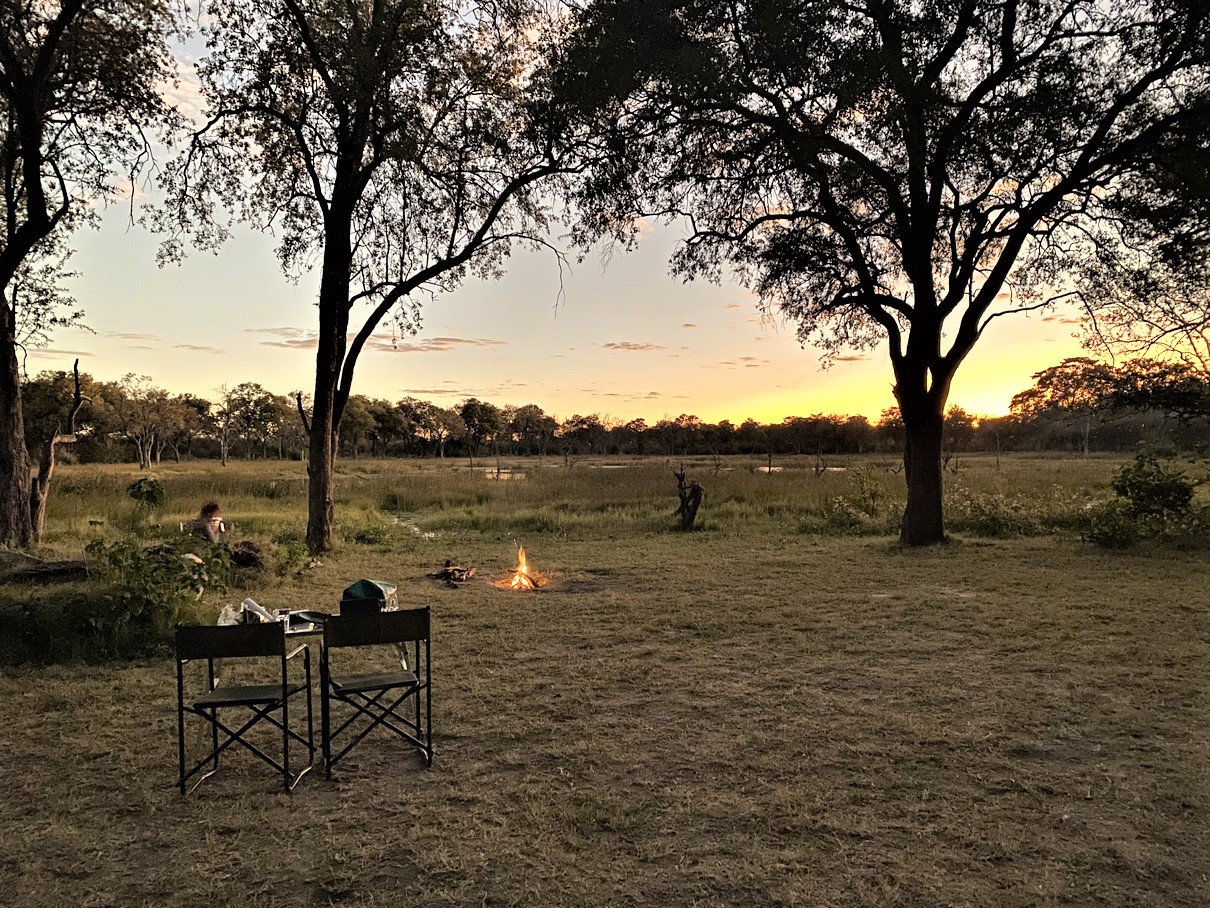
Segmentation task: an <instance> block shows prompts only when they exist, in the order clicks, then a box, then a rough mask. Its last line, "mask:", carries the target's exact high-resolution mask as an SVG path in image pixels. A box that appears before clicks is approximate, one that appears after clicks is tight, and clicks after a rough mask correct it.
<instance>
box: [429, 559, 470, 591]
mask: <svg viewBox="0 0 1210 908" xmlns="http://www.w3.org/2000/svg"><path fill="white" fill-rule="evenodd" d="M428 576H429V577H430V578H431V579H433V580H443V581H445V585H446V586H448V587H456V586H457V585H458V584H459V583H466V581H468V580H470V579H471V578H472V577H474V576H475V569H474V568H473V567H462V566H460V565H456V564H454V563H453V562H452V561H448V560H447V561H446V562H445V567H443V568H442V569H441V570H439V571H434V572H433V573H431V574H429V575H428Z"/></svg>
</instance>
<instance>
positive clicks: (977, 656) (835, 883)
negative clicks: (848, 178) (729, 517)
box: [0, 499, 1210, 908]
mask: <svg viewBox="0 0 1210 908" xmlns="http://www.w3.org/2000/svg"><path fill="white" fill-rule="evenodd" d="M709 503H710V500H709V499H708V503H707V510H705V511H703V517H704V518H706V519H707V520H708V519H709V516H710V512H709V510H708V508H709ZM669 510H670V509H669ZM229 513H230V511H229ZM521 541H523V542H524V543H525V544H526V547H527V550H528V551H529V553H530V556H531V559H532V561H533V563H534V565H535V566H536V567H537V568H538V569H540V570H544V571H546V572H549V573H551V574H553V575H554V582H553V583H552V584H551V585H550V586H549V587H548V588H546V589H543V590H541V591H538V592H536V593H529V594H527V593H517V592H509V591H501V590H497V589H493V588H492V587H491V586H490V585H489V584H488V582H487V580H488V579H489V577H491V576H499V575H502V574H504V573H506V571H507V569H508V568H509V567H510V562H511V556H512V541H511V539H510V538H509V537H508V535H507V534H506V533H499V532H491V531H485V532H473V531H464V532H459V533H457V534H453V533H446V534H444V535H441V536H438V537H435V538H424V537H423V536H421V535H419V534H417V533H414V532H412V531H411V530H410V529H409V528H408V527H406V526H404V527H396V528H394V529H393V530H392V533H391V535H389V536H388V537H387V538H384V539H380V540H379V541H378V543H377V544H375V545H363V546H346V547H345V548H342V549H341V550H340V551H339V552H338V553H336V554H335V555H334V556H333V557H331V558H328V559H325V560H324V564H323V565H322V566H320V567H317V568H314V569H312V570H309V571H307V572H305V573H304V574H303V575H302V576H301V577H299V578H289V579H286V580H283V581H280V582H274V583H270V584H269V585H267V586H266V588H265V589H264V590H258V591H254V593H253V594H254V595H256V596H257V597H258V598H259V599H260V601H262V602H263V603H264V604H266V605H268V606H270V607H276V606H280V605H288V604H289V605H300V606H301V605H308V606H321V607H322V606H325V605H326V606H328V607H332V606H333V605H334V603H335V600H336V598H337V597H338V596H339V591H340V589H341V588H342V587H343V586H345V585H347V584H348V583H350V582H352V581H353V580H355V579H357V578H358V577H363V576H364V577H379V578H383V579H389V580H393V581H395V582H397V583H399V585H400V592H401V600H402V602H403V603H404V604H409V605H410V604H425V603H428V604H431V605H432V606H433V610H434V641H433V669H434V688H435V696H434V729H435V745H436V754H437V755H436V760H435V763H434V767H433V769H432V770H431V771H428V770H425V769H424V768H423V763H422V761H421V760H420V759H419V758H418V757H417V756H415V755H414V754H410V753H407V752H404V751H402V750H401V749H400V748H399V747H398V746H396V744H395V743H393V742H392V741H390V740H389V739H387V738H378V739H374V738H372V739H370V740H368V741H367V742H366V743H365V744H363V745H362V749H361V750H360V751H359V752H356V753H357V755H355V756H351V757H350V758H349V760H348V766H347V767H341V771H340V772H338V774H337V778H336V779H334V780H333V781H332V782H326V781H324V779H323V778H322V774H321V773H315V774H313V775H311V776H308V777H307V778H305V779H304V780H303V781H302V783H301V784H300V786H299V788H298V789H297V790H296V791H295V793H294V794H293V795H291V796H287V795H285V794H283V793H281V791H280V783H279V782H278V781H276V780H275V779H274V777H273V776H272V774H271V772H270V771H269V770H268V768H267V767H264V766H263V765H262V764H258V763H256V762H255V761H254V760H253V759H252V758H251V757H250V756H248V755H243V754H235V755H233V756H232V757H230V758H228V759H227V760H225V763H224V766H223V769H222V771H221V772H220V774H219V775H217V776H215V777H214V778H212V779H210V780H209V781H207V782H206V783H204V784H203V785H202V786H201V788H199V789H198V791H197V792H195V793H194V794H193V795H191V796H189V797H188V798H184V799H182V798H181V797H180V795H179V794H178V793H177V792H176V790H175V788H174V787H173V785H174V782H175V747H176V736H175V689H174V688H175V679H174V675H173V669H172V662H171V659H169V658H163V659H153V660H146V661H142V662H138V663H133V664H132V663H116V664H110V665H97V666H81V665H64V666H52V667H46V668H17V669H7V670H5V671H4V673H3V674H0V702H3V703H4V710H3V717H4V718H3V723H2V724H0V753H2V754H3V761H4V768H5V773H4V780H5V781H4V785H3V786H0V815H2V816H3V817H4V818H5V819H4V821H3V823H0V880H3V881H4V883H3V888H2V889H0V903H2V904H6V905H12V906H14V908H24V906H43V905H63V906H68V905H71V906H76V905H81V906H83V905H112V906H133V905H178V906H195V905H196V906H218V905H235V904H240V905H257V906H262V905H263V906H276V905H282V906H287V905H402V904H409V905H417V906H463V905H465V906H471V905H492V906H495V905H529V906H562V905H568V906H605V905H609V906H639V905H646V906H690V905H694V906H752V908H756V906H769V905H786V906H790V905H800V906H858V905H869V906H971V908H978V906H992V905H994V906H1058V905H1081V906H1083V905H1087V906H1154V908H1177V906H1187V908H1194V906H1197V908H1200V906H1204V905H1207V904H1210V882H1208V878H1210V813H1208V811H1210V744H1208V736H1207V734H1206V726H1207V717H1208V716H1210V702H1208V701H1210V697H1208V691H1210V617H1208V615H1210V608H1208V602H1207V598H1208V597H1207V594H1206V589H1207V581H1208V580H1210V567H1208V566H1207V564H1206V562H1205V559H1204V556H1201V555H1181V554H1169V555H1165V554H1163V553H1156V552H1151V553H1148V554H1117V553H1115V554H1104V553H1101V552H1098V551H1096V550H1094V549H1092V548H1090V547H1087V546H1085V545H1082V544H1080V543H1079V542H1076V541H1074V540H1068V539H1061V538H1057V537H1050V536H1046V537H1036V538H1030V539H1022V540H1008V541H987V542H983V541H973V540H967V541H965V542H956V543H954V544H952V545H949V546H946V547H943V548H940V549H936V550H929V551H902V550H900V549H898V548H897V547H894V546H892V545H890V544H889V543H888V542H887V540H886V539H883V538H868V537H867V538H852V537H850V538H827V537H820V536H814V535H804V534H797V533H789V532H783V533H777V532H774V531H771V530H767V529H766V530H764V531H762V532H759V533H748V532H740V531H729V530H728V529H727V528H726V527H720V528H717V529H714V530H709V529H708V530H707V531H706V532H702V533H695V534H690V535H683V534H677V533H667V532H634V533H627V532H615V531H613V529H612V528H610V527H608V526H605V527H602V532H600V533H596V534H590V533H560V532H548V533H544V534H540V535H538V534H535V535H534V536H532V537H527V538H525V539H523V540H521ZM446 557H452V558H455V559H457V560H461V561H464V562H466V563H470V564H475V565H478V566H479V569H480V574H479V576H477V577H476V578H475V579H474V580H473V581H472V582H471V583H469V584H467V585H465V586H463V587H461V588H459V589H445V588H443V587H442V586H440V585H439V584H435V583H434V582H432V581H429V580H427V579H424V576H423V575H424V573H425V572H427V571H429V570H433V569H434V567H435V566H437V565H439V564H440V563H441V561H442V560H443V559H444V558H446ZM246 592H247V591H237V592H236V593H233V594H232V597H231V598H233V599H235V600H237V599H238V598H240V596H241V595H243V594H245V593H246Z"/></svg>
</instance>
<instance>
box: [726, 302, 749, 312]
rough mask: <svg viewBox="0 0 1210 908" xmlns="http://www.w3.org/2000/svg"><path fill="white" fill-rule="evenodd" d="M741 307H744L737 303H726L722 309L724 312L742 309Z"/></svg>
mask: <svg viewBox="0 0 1210 908" xmlns="http://www.w3.org/2000/svg"><path fill="white" fill-rule="evenodd" d="M743 308H744V307H743V306H741V305H740V304H739V303H727V305H725V306H723V311H724V312H733V311H735V310H737V309H743Z"/></svg>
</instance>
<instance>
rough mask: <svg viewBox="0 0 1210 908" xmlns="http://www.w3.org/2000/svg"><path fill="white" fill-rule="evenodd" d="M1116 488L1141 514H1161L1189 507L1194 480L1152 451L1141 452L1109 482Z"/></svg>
mask: <svg viewBox="0 0 1210 908" xmlns="http://www.w3.org/2000/svg"><path fill="white" fill-rule="evenodd" d="M1110 485H1111V486H1112V487H1113V490H1114V492H1116V493H1117V494H1118V495H1119V496H1120V497H1122V498H1125V499H1126V500H1127V501H1128V502H1129V503H1130V504H1129V509H1130V511H1131V513H1132V514H1134V515H1136V516H1138V517H1162V516H1164V515H1167V514H1176V513H1181V512H1184V511H1188V510H1189V505H1190V503H1191V502H1192V501H1193V483H1192V482H1190V481H1189V480H1188V479H1187V478H1185V474H1184V473H1183V472H1182V471H1180V470H1171V469H1167V468H1166V467H1164V465H1163V464H1161V463H1160V462H1159V461H1158V460H1157V459H1156V458H1155V457H1154V456H1152V455H1151V454H1139V455H1138V456H1137V457H1135V459H1134V462H1133V463H1128V464H1126V465H1125V466H1124V467H1122V468H1121V469H1120V470H1118V473H1117V475H1116V476H1115V477H1114V478H1113V480H1112V481H1111V482H1110Z"/></svg>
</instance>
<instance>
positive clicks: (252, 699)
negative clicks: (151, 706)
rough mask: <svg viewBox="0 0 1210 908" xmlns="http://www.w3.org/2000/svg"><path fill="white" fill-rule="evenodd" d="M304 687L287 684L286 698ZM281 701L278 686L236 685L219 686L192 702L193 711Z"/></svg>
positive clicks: (280, 689) (280, 690)
mask: <svg viewBox="0 0 1210 908" xmlns="http://www.w3.org/2000/svg"><path fill="white" fill-rule="evenodd" d="M305 688H306V685H303V684H289V685H287V686H286V696H287V697H293V696H294V695H295V694H297V693H299V692H300V691H302V690H304V689H305ZM281 699H282V688H281V685H280V684H238V685H231V686H230V687H224V686H223V685H219V686H218V687H216V688H215V689H214V690H212V691H211V692H210V693H209V694H207V695H206V696H204V697H201V698H200V699H197V700H194V701H193V706H194V708H195V709H205V708H206V707H209V706H255V705H258V704H267V703H276V702H278V701H280V700H281Z"/></svg>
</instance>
